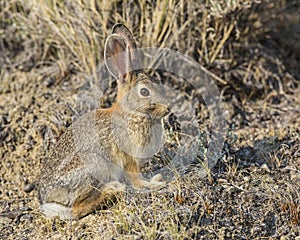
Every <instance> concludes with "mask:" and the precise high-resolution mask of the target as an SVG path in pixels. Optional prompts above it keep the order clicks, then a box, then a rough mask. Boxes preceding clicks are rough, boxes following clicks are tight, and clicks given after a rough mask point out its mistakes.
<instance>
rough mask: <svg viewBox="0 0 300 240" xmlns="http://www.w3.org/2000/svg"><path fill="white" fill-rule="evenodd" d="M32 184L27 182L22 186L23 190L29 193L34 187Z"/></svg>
mask: <svg viewBox="0 0 300 240" xmlns="http://www.w3.org/2000/svg"><path fill="white" fill-rule="evenodd" d="M34 187H35V186H34V184H32V183H28V184H26V185H25V186H24V187H23V191H24V192H26V193H30V192H31V191H32V190H33V189H34Z"/></svg>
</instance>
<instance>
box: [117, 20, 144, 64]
mask: <svg viewBox="0 0 300 240" xmlns="http://www.w3.org/2000/svg"><path fill="white" fill-rule="evenodd" d="M112 32H113V33H116V34H119V35H121V36H122V37H123V38H125V39H126V41H127V43H128V47H129V51H130V56H131V64H132V68H133V69H134V70H138V69H140V62H139V56H138V52H137V49H136V42H135V40H134V37H133V35H132V33H131V31H130V30H129V29H128V28H127V27H126V26H125V25H123V24H122V23H117V24H115V25H114V26H113V29H112Z"/></svg>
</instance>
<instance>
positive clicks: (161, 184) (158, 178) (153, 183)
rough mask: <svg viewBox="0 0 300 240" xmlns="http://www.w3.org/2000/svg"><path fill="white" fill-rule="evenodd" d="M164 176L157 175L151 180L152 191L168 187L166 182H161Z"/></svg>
mask: <svg viewBox="0 0 300 240" xmlns="http://www.w3.org/2000/svg"><path fill="white" fill-rule="evenodd" d="M161 180H162V176H161V174H156V175H155V176H153V177H152V178H151V179H150V182H149V184H150V188H151V189H160V188H163V187H165V186H166V182H163V181H161Z"/></svg>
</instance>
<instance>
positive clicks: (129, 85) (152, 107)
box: [104, 24, 169, 119]
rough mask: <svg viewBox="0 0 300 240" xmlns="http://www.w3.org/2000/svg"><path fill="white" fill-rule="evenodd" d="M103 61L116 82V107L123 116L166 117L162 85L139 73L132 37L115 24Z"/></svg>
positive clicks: (120, 25) (127, 31)
mask: <svg viewBox="0 0 300 240" xmlns="http://www.w3.org/2000/svg"><path fill="white" fill-rule="evenodd" d="M104 58H105V63H106V66H107V68H108V70H109V72H110V73H111V74H112V75H113V76H114V77H115V78H116V79H117V82H118V95H117V104H118V105H119V106H120V107H121V108H122V111H123V112H126V113H132V114H138V115H141V116H145V117H150V118H152V119H160V118H162V117H164V116H165V115H166V114H168V113H169V109H168V104H167V99H166V97H165V96H164V91H163V88H162V85H161V84H160V82H159V81H157V80H155V79H154V78H152V77H151V76H150V75H149V74H147V73H146V72H144V71H143V70H141V68H140V64H139V63H140V62H139V57H138V52H137V49H136V43H135V41H134V38H133V36H132V33H131V32H130V31H129V30H128V29H127V28H126V27H125V26H124V25H123V24H116V25H115V26H114V27H113V33H112V34H111V35H110V36H109V37H108V38H107V40H106V43H105V51H104Z"/></svg>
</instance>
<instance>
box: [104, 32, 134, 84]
mask: <svg viewBox="0 0 300 240" xmlns="http://www.w3.org/2000/svg"><path fill="white" fill-rule="evenodd" d="M104 59H105V64H106V67H107V68H108V70H109V72H110V73H111V74H112V75H113V76H114V77H115V78H116V79H118V80H120V81H124V80H125V78H126V74H127V73H128V72H129V71H131V60H130V53H129V50H128V43H127V41H126V40H125V39H124V38H123V37H122V36H120V35H118V34H112V35H110V36H108V38H107V39H106V42H105V49H104Z"/></svg>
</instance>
